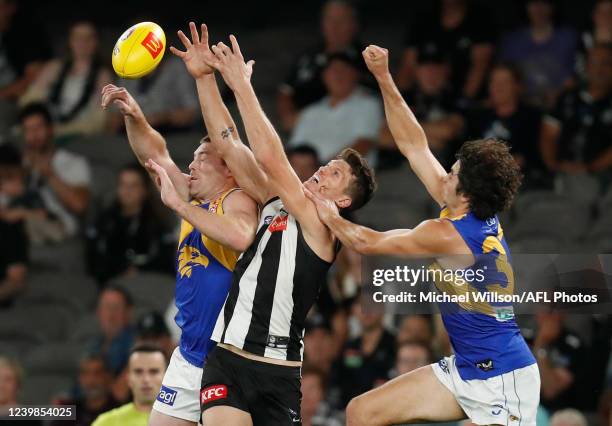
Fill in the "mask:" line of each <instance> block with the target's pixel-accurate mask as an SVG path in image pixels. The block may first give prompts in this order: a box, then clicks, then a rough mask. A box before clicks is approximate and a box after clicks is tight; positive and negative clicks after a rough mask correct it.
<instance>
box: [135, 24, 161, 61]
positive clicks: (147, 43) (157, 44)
mask: <svg viewBox="0 0 612 426" xmlns="http://www.w3.org/2000/svg"><path fill="white" fill-rule="evenodd" d="M140 44H142V45H143V46H144V48H145V49H147V50H148V51H149V53H150V54H151V56H153V59H155V58H157V56H158V55H159V54H160V53H161V52H162V51H163V50H164V44H163V43H162V41H161V40H160V39H159V38H158V37H157V36H156V35H155V33H153V32H152V31H149V34H147V36H146V37H145V38H144V40H143V41H142V42H141V43H140Z"/></svg>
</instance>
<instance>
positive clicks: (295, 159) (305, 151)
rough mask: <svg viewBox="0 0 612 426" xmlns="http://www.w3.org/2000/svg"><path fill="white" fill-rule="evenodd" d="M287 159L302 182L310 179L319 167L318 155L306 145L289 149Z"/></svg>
mask: <svg viewBox="0 0 612 426" xmlns="http://www.w3.org/2000/svg"><path fill="white" fill-rule="evenodd" d="M287 159H288V160H289V164H291V167H292V168H293V170H294V171H295V173H296V174H297V175H298V177H299V178H300V180H301V181H302V182H305V181H307V180H308V179H310V177H311V176H312V175H314V174H315V173H316V171H317V170H318V169H319V167H320V166H321V160H319V153H318V152H317V150H316V149H314V148H313V147H312V146H310V145H308V144H300V145H296V146H294V147H292V148H289V149H288V150H287Z"/></svg>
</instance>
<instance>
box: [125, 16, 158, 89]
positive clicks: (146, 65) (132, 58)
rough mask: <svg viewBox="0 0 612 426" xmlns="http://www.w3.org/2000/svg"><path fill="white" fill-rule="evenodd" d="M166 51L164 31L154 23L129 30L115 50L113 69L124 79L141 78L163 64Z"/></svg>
mask: <svg viewBox="0 0 612 426" xmlns="http://www.w3.org/2000/svg"><path fill="white" fill-rule="evenodd" d="M165 51H166V35H165V34H164V30H162V28H161V27H160V26H159V25H157V24H156V23H154V22H141V23H140V24H136V25H134V26H132V27H130V28H128V29H127V31H125V32H124V33H123V34H121V37H119V40H117V43H115V47H114V48H113V69H114V70H115V72H116V73H117V75H118V76H119V77H122V78H140V77H143V76H145V75H147V74H149V73H150V72H151V71H153V70H154V69H155V68H156V67H157V65H159V63H160V62H161V60H162V58H163V57H164V52H165Z"/></svg>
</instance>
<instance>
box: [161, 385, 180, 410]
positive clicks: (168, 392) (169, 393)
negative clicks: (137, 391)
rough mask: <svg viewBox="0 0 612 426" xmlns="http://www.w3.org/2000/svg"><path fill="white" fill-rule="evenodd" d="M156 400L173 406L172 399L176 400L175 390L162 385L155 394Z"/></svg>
mask: <svg viewBox="0 0 612 426" xmlns="http://www.w3.org/2000/svg"><path fill="white" fill-rule="evenodd" d="M157 400H158V401H159V402H161V403H162V404H166V405H170V406H173V405H174V401H176V391H175V390H174V389H170V388H167V387H165V386H164V385H162V387H161V389H160V391H159V393H158V394H157Z"/></svg>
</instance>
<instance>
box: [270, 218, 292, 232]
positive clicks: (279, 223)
mask: <svg viewBox="0 0 612 426" xmlns="http://www.w3.org/2000/svg"><path fill="white" fill-rule="evenodd" d="M288 219H289V216H287V215H284V216H278V217H276V218H275V219H274V220H273V221H272V223H271V224H270V226H269V227H268V230H269V231H270V232H277V231H285V230H286V229H287V220H288Z"/></svg>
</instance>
